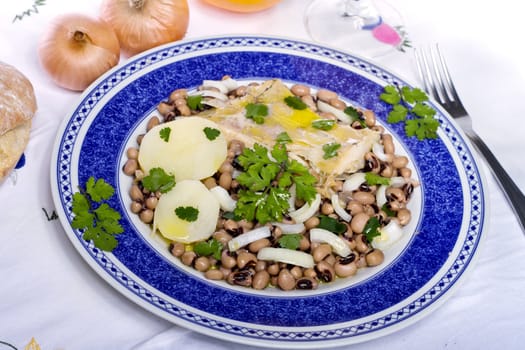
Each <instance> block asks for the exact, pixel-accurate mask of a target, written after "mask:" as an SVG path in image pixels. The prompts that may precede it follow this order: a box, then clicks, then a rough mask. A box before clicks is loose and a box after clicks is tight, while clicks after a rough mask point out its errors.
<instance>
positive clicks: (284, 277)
mask: <svg viewBox="0 0 525 350" xmlns="http://www.w3.org/2000/svg"><path fill="white" fill-rule="evenodd" d="M277 285H278V286H279V288H281V289H282V290H292V289H294V288H295V278H294V277H293V275H292V273H291V272H290V271H289V270H288V269H282V270H281V271H280V272H279V276H277Z"/></svg>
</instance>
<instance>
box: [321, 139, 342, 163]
mask: <svg viewBox="0 0 525 350" xmlns="http://www.w3.org/2000/svg"><path fill="white" fill-rule="evenodd" d="M339 148H341V144H339V143H336V142H333V143H327V144H326V145H323V151H324V154H323V159H330V158H334V157H337V151H338V150H339Z"/></svg>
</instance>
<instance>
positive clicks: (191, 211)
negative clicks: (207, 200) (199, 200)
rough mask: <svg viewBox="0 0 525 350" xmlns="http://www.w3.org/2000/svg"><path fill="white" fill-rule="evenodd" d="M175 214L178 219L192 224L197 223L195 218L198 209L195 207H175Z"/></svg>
mask: <svg viewBox="0 0 525 350" xmlns="http://www.w3.org/2000/svg"><path fill="white" fill-rule="evenodd" d="M175 214H176V215H177V216H178V217H179V219H181V220H184V221H188V222H193V221H197V218H198V217H199V209H197V208H195V207H190V206H188V207H177V208H175Z"/></svg>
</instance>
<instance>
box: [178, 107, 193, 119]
mask: <svg viewBox="0 0 525 350" xmlns="http://www.w3.org/2000/svg"><path fill="white" fill-rule="evenodd" d="M177 109H178V110H179V113H180V115H182V116H184V117H189V116H190V115H191V109H190V107H188V106H187V105H184V106H178V107H177Z"/></svg>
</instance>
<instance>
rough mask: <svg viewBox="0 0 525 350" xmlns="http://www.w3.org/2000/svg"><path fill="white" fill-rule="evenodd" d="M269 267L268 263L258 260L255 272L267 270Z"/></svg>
mask: <svg viewBox="0 0 525 350" xmlns="http://www.w3.org/2000/svg"><path fill="white" fill-rule="evenodd" d="M267 266H268V263H267V262H266V261H264V260H257V263H256V264H255V271H256V272H258V271H262V270H266V267H267Z"/></svg>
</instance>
